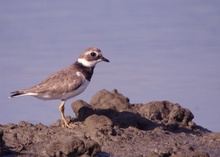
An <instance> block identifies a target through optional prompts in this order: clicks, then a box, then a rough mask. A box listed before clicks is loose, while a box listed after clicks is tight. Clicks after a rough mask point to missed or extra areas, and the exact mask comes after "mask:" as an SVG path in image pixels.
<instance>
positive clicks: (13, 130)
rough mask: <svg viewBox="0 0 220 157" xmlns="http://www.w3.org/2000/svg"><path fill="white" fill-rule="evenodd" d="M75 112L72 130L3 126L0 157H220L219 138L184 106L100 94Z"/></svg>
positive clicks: (59, 124) (80, 102) (81, 103)
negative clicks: (134, 101)
mask: <svg viewBox="0 0 220 157" xmlns="http://www.w3.org/2000/svg"><path fill="white" fill-rule="evenodd" d="M72 109H73V112H74V113H75V115H76V117H75V118H71V117H67V119H68V120H69V123H70V124H73V123H74V124H76V127H75V128H73V129H69V128H63V127H62V121H61V120H57V121H56V122H55V123H54V124H52V125H51V126H45V125H43V124H41V123H39V124H35V125H33V124H30V123H28V122H24V121H21V122H19V123H18V124H13V123H10V124H7V125H0V156H48V157H49V156H60V157H61V156H62V157H64V156H82V157H87V156H96V157H110V156H113V157H121V156H122V157H141V156H146V157H148V156H149V157H171V156H172V157H187V156H190V157H209V156H210V157H219V156H220V133H216V132H211V131H209V130H207V129H205V128H203V127H201V126H198V125H196V124H195V123H194V122H193V121H192V120H193V118H194V116H193V114H192V113H191V111H190V110H188V109H186V108H183V107H181V106H180V105H179V104H173V103H171V102H168V101H153V102H149V103H147V104H130V103H129V99H128V98H127V97H125V96H123V95H122V94H120V93H118V91H117V90H113V91H111V92H110V91H107V90H101V91H99V92H98V93H96V94H95V95H94V96H93V98H92V99H91V102H90V104H88V103H86V102H84V101H83V100H78V101H75V102H73V103H72ZM216 125H219V124H216Z"/></svg>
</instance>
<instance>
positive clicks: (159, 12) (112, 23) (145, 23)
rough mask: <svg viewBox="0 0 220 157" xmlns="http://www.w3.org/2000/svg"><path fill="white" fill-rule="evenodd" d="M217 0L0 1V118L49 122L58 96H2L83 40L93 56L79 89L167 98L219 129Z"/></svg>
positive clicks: (38, 76)
mask: <svg viewBox="0 0 220 157" xmlns="http://www.w3.org/2000/svg"><path fill="white" fill-rule="evenodd" d="M219 6H220V2H219V1H201V0H197V1H178V2H177V1H138V2H135V1H125V0H122V1H105V2H104V1H98V0H96V1H91V2H90V1H87V2H85V1H80V2H77V3H76V2H74V1H65V2H63V1H62V2H61V1H53V3H51V2H49V1H27V0H21V1H19V2H18V1H0V47H1V51H0V54H1V58H0V74H1V77H0V87H1V95H0V124H7V123H10V122H13V123H18V122H19V121H21V120H25V121H28V122H31V123H39V122H41V123H43V124H46V125H50V124H51V123H53V122H54V121H55V120H57V119H58V118H61V117H60V114H59V111H58V106H59V103H60V101H58V100H57V101H56V100H55V101H41V100H38V99H35V98H32V97H19V98H15V99H8V98H7V97H8V95H9V93H10V92H11V91H14V90H18V89H23V88H27V87H30V86H33V85H35V84H37V83H39V82H40V81H41V80H43V79H44V78H45V77H47V76H48V75H50V74H52V73H53V72H56V71H58V70H60V69H62V68H63V67H65V66H67V65H69V64H71V63H72V62H74V61H75V60H76V59H77V57H78V56H79V53H80V52H82V51H83V50H84V49H85V48H87V47H90V46H96V47H99V48H100V49H101V50H102V52H103V55H104V56H105V57H106V58H108V59H109V60H110V61H111V62H110V63H109V64H108V63H99V64H98V65H97V67H96V69H95V74H94V76H93V78H92V82H91V84H90V85H89V87H88V88H87V89H86V91H85V92H84V93H82V94H81V95H80V96H77V97H76V98H73V99H71V100H69V101H67V104H66V106H65V107H66V110H65V113H66V115H71V116H74V115H73V112H72V109H71V107H70V104H71V102H73V101H74V100H77V99H83V100H85V101H87V102H89V101H90V99H91V97H92V96H93V95H94V94H95V93H96V92H97V91H99V90H101V89H107V90H110V91H111V90H112V89H114V88H116V89H118V91H119V92H121V93H122V94H124V95H125V96H128V97H129V98H130V101H131V103H139V102H140V103H147V102H150V101H154V100H169V101H171V102H173V103H179V104H180V105H181V106H183V107H185V108H188V109H190V110H191V111H192V112H193V114H194V116H195V118H194V121H195V122H196V123H197V124H199V125H201V126H203V127H206V128H208V129H210V130H212V131H220V125H219V124H220V123H219V119H220V114H219V110H220V105H219V102H220V71H219V69H220V29H219V28H220V10H219Z"/></svg>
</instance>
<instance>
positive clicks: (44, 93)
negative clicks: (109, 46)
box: [9, 47, 109, 128]
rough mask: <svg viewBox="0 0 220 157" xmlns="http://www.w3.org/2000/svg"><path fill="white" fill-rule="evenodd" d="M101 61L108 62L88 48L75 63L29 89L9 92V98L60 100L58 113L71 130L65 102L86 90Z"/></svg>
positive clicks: (98, 52)
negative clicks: (30, 97) (27, 96)
mask: <svg viewBox="0 0 220 157" xmlns="http://www.w3.org/2000/svg"><path fill="white" fill-rule="evenodd" d="M101 61H104V62H109V60H108V59H106V58H105V57H103V56H102V53H101V50H100V49H98V48H94V47H92V48H88V49H86V50H85V51H83V52H82V53H81V54H80V56H79V58H78V60H77V61H76V62H75V63H73V64H71V65H70V66H68V67H66V68H64V69H62V70H60V71H58V72H56V73H54V74H52V75H50V76H49V77H48V78H46V79H45V80H44V81H42V82H41V83H39V84H37V85H35V86H33V87H31V88H28V89H23V90H18V91H14V92H11V95H10V96H9V98H13V97H17V96H25V95H31V96H34V97H36V98H38V99H43V100H54V99H60V100H61V104H60V106H59V111H60V113H61V116H62V120H63V122H64V126H65V127H68V128H72V126H70V125H69V124H68V123H67V120H66V119H65V115H64V105H65V102H66V101H67V100H68V99H70V98H73V97H75V96H77V95H79V94H80V93H82V92H83V91H84V90H85V89H86V87H87V86H88V84H89V82H90V80H91V78H92V75H93V70H94V68H95V66H96V64H97V63H98V62H101Z"/></svg>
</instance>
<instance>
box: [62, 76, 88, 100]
mask: <svg viewBox="0 0 220 157" xmlns="http://www.w3.org/2000/svg"><path fill="white" fill-rule="evenodd" d="M88 85H89V81H87V80H86V79H85V81H84V82H83V84H82V85H81V86H80V87H79V88H77V89H76V90H74V91H72V92H69V93H66V94H64V95H63V96H62V97H61V100H67V99H70V98H72V97H75V96H77V95H79V94H81V93H82V92H83V91H84V90H85V89H86V87H87V86H88Z"/></svg>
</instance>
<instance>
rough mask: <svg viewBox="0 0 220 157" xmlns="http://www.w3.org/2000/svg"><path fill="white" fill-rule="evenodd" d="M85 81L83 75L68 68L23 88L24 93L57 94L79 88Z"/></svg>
mask: <svg viewBox="0 0 220 157" xmlns="http://www.w3.org/2000/svg"><path fill="white" fill-rule="evenodd" d="M84 81H85V78H84V77H81V76H80V75H77V72H75V71H72V70H70V69H64V70H61V71H59V72H57V73H55V74H53V75H51V76H49V77H48V78H46V79H45V80H44V81H42V82H41V83H39V84H38V85H36V86H34V87H32V88H29V89H26V90H23V92H24V93H38V94H58V95H62V94H65V93H67V92H70V91H74V90H76V89H77V88H79V87H80V86H81V85H82V83H83V82H84Z"/></svg>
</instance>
